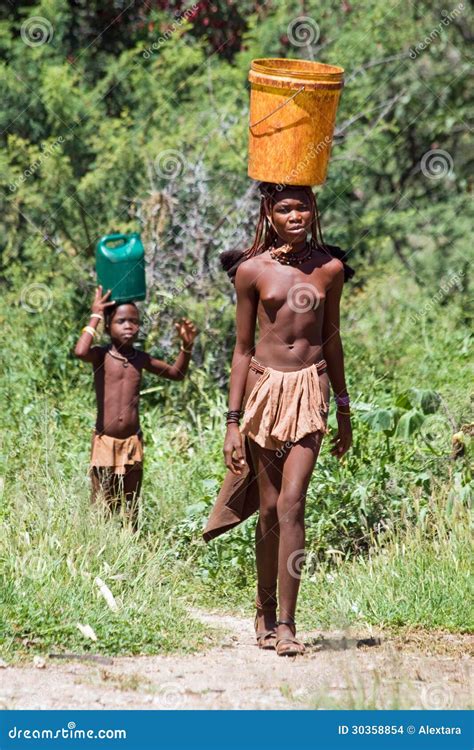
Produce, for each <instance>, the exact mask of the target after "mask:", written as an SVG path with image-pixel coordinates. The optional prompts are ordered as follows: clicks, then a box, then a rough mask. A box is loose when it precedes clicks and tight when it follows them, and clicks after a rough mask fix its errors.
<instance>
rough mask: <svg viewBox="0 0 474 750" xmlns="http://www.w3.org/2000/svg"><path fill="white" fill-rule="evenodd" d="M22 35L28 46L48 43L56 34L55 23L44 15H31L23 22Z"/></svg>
mask: <svg viewBox="0 0 474 750" xmlns="http://www.w3.org/2000/svg"><path fill="white" fill-rule="evenodd" d="M20 35H21V38H22V40H23V41H24V43H25V44H27V45H28V47H39V46H40V45H41V44H48V43H49V42H50V41H51V40H52V38H53V36H54V28H53V24H52V23H51V21H48V19H47V18H44V17H43V16H31V17H30V18H27V19H26V21H23V23H22V24H21V28H20Z"/></svg>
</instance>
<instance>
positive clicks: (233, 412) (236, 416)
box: [225, 409, 243, 424]
mask: <svg viewBox="0 0 474 750" xmlns="http://www.w3.org/2000/svg"><path fill="white" fill-rule="evenodd" d="M242 414H243V411H242V410H241V409H230V410H229V411H226V413H225V416H226V423H227V424H239V423H240V417H241V416H242Z"/></svg>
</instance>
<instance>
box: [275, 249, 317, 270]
mask: <svg viewBox="0 0 474 750" xmlns="http://www.w3.org/2000/svg"><path fill="white" fill-rule="evenodd" d="M269 253H270V257H271V258H273V260H277V261H278V262H279V263H282V264H283V265H285V266H300V265H301V264H302V263H304V262H305V261H307V260H308V259H309V258H311V256H312V254H313V248H312V247H311V245H309V246H308V247H305V248H303V250H298V251H296V252H295V251H294V250H292V249H291V245H282V246H281V247H278V248H275V247H271V248H270V250H269Z"/></svg>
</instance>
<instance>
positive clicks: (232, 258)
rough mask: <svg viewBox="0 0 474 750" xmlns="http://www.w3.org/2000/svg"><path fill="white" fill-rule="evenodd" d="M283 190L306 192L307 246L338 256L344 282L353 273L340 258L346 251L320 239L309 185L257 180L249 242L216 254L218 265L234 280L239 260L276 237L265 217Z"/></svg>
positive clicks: (318, 218)
mask: <svg viewBox="0 0 474 750" xmlns="http://www.w3.org/2000/svg"><path fill="white" fill-rule="evenodd" d="M284 189H289V190H292V189H293V190H298V191H303V192H304V193H306V195H307V196H308V198H309V202H310V205H311V208H312V212H313V218H312V220H311V239H310V242H311V245H312V247H313V248H314V249H315V250H320V251H321V252H325V253H327V254H328V255H329V256H330V257H331V258H339V260H341V261H342V263H343V265H344V281H348V280H349V279H350V278H352V276H353V275H354V273H355V272H354V269H353V268H351V267H350V266H348V265H347V263H345V261H344V257H345V255H346V254H345V253H344V251H343V250H341V248H340V247H337V246H336V245H327V244H326V243H325V242H324V239H323V233H322V230H321V221H320V217H319V210H318V204H317V202H316V198H315V195H314V193H313V191H312V190H311V188H310V187H308V186H306V185H301V186H299V185H275V184H274V183H271V182H261V183H260V184H259V190H260V193H261V198H260V212H259V215H258V221H257V229H256V232H255V238H254V241H253V243H252V245H251V246H250V247H248V248H247V249H246V250H227V251H225V252H223V253H221V254H220V256H219V257H220V261H221V265H222V268H223V269H224V271H226V272H227V275H228V276H229V278H230V279H231V281H232V283H234V282H235V274H236V273H237V268H238V267H239V266H240V264H241V263H243V262H244V261H246V260H248V259H249V258H253V257H254V256H255V255H260V254H261V253H264V252H265V251H266V250H268V249H269V248H270V247H271V246H272V245H273V244H274V242H275V240H276V239H277V234H276V231H275V229H274V227H273V225H272V224H271V223H270V221H269V220H268V216H271V213H272V208H273V206H274V204H275V203H276V202H277V201H278V200H279V193H280V192H282V190H284Z"/></svg>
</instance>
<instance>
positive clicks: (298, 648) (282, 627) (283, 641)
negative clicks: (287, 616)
mask: <svg viewBox="0 0 474 750" xmlns="http://www.w3.org/2000/svg"><path fill="white" fill-rule="evenodd" d="M276 624H277V633H276V643H275V648H276V652H277V654H278V656H297V655H299V654H304V652H305V647H304V644H303V643H301V641H299V640H298V639H297V638H296V627H295V621H294V620H293V619H292V620H278V621H277V623H276Z"/></svg>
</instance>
